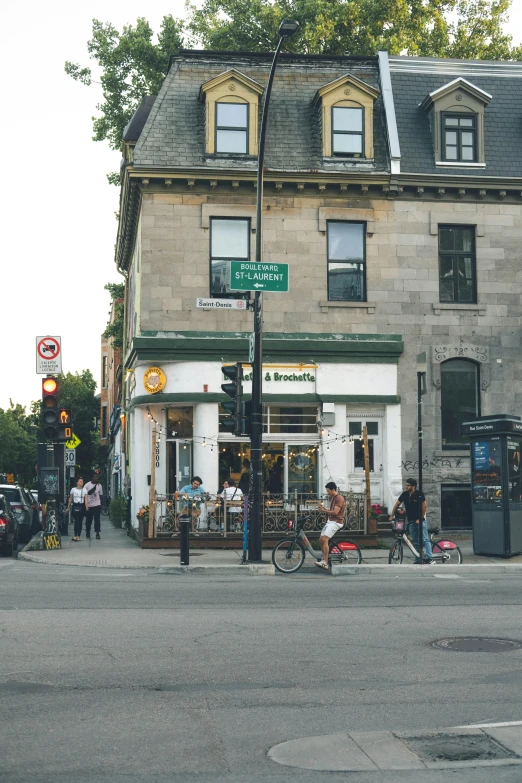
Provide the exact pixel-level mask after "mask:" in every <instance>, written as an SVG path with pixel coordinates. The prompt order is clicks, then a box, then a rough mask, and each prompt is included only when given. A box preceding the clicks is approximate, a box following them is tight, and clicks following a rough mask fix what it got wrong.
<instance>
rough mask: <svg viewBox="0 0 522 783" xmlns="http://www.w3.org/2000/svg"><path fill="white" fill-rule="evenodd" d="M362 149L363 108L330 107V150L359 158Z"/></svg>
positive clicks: (336, 153)
mask: <svg viewBox="0 0 522 783" xmlns="http://www.w3.org/2000/svg"><path fill="white" fill-rule="evenodd" d="M363 151H364V115H363V108H362V106H361V107H360V108H357V107H349V106H333V107H332V152H333V154H334V155H343V156H350V157H358V158H360V157H361V156H362V154H363Z"/></svg>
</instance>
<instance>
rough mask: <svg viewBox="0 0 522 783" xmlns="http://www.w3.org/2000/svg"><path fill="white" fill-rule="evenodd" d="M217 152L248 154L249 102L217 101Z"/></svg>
mask: <svg viewBox="0 0 522 783" xmlns="http://www.w3.org/2000/svg"><path fill="white" fill-rule="evenodd" d="M216 152H235V153H237V154H238V155H248V103H216Z"/></svg>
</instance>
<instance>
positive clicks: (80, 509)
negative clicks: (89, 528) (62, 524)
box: [67, 478, 87, 541]
mask: <svg viewBox="0 0 522 783" xmlns="http://www.w3.org/2000/svg"><path fill="white" fill-rule="evenodd" d="M86 494H87V490H86V489H85V488H84V486H83V479H82V478H78V479H77V481H76V486H75V487H73V488H72V489H71V491H70V493H69V504H68V506H67V513H69V509H70V508H71V505H72V517H73V522H74V536H73V537H72V539H71V541H81V537H82V524H83V518H84V516H85V511H86V509H85V495H86Z"/></svg>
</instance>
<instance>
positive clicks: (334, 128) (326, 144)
mask: <svg viewBox="0 0 522 783" xmlns="http://www.w3.org/2000/svg"><path fill="white" fill-rule="evenodd" d="M378 96H379V90H376V89H375V87H371V86H370V85H369V84H366V82H363V81H361V79H358V78H357V77H356V76H352V75H351V74H347V75H346V76H341V77H340V78H339V79H335V81H333V82H330V83H329V84H325V86H324V87H321V88H320V89H319V90H318V91H317V93H316V96H315V99H314V102H315V103H316V104H319V105H320V107H321V125H322V133H323V157H324V158H360V159H364V160H366V161H368V160H373V104H374V102H375V100H376V99H377V98H378Z"/></svg>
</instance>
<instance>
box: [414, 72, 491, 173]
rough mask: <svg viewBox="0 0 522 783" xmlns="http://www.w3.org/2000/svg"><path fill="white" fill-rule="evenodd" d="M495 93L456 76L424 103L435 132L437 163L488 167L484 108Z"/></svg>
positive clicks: (422, 105)
mask: <svg viewBox="0 0 522 783" xmlns="http://www.w3.org/2000/svg"><path fill="white" fill-rule="evenodd" d="M490 100H491V95H490V94H489V93H487V92H485V91H484V90H481V89H480V87H477V86H476V85H474V84H471V82H468V81H467V80H466V79H462V78H459V79H454V80H453V81H451V82H448V84H444V85H443V86H442V87H439V88H438V89H437V90H434V91H433V92H430V94H429V95H427V96H426V98H425V99H424V100H423V102H422V103H421V108H423V109H424V110H425V111H426V112H427V113H428V117H429V123H430V126H431V130H432V133H433V150H434V156H435V165H436V166H454V167H455V168H466V167H473V166H475V167H477V168H485V166H486V158H485V154H484V110H485V109H486V107H487V105H488V103H489V102H490Z"/></svg>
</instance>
